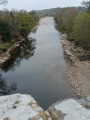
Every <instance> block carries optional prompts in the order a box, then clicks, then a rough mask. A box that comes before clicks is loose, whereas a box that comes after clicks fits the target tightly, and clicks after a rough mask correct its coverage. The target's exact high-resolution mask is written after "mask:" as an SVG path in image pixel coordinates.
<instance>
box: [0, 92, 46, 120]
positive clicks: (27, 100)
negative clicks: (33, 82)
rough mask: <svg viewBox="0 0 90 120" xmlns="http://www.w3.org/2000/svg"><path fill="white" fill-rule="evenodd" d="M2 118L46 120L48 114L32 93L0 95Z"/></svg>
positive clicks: (5, 119)
mask: <svg viewBox="0 0 90 120" xmlns="http://www.w3.org/2000/svg"><path fill="white" fill-rule="evenodd" d="M0 120H46V115H45V113H44V111H43V109H42V108H41V107H39V105H38V104H37V102H36V101H35V100H34V99H33V98H32V97H31V96H30V95H21V94H14V95H10V96H3V97H0Z"/></svg>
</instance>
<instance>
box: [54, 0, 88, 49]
mask: <svg viewBox="0 0 90 120" xmlns="http://www.w3.org/2000/svg"><path fill="white" fill-rule="evenodd" d="M82 6H83V7H82V8H83V9H82V10H81V9H77V8H76V7H75V8H74V7H72V8H63V9H62V10H61V11H60V12H57V13H55V15H54V19H55V21H56V27H57V29H58V30H59V31H62V32H63V33H67V35H68V40H70V41H74V43H75V45H78V46H80V47H82V48H84V49H85V50H90V1H87V2H85V1H84V2H83V3H82Z"/></svg>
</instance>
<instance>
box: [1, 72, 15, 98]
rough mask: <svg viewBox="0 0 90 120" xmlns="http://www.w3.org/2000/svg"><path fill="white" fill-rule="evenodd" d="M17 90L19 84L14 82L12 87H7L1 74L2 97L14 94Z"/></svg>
mask: <svg viewBox="0 0 90 120" xmlns="http://www.w3.org/2000/svg"><path fill="white" fill-rule="evenodd" d="M16 89H17V84H16V83H14V82H13V83H12V84H11V85H10V86H9V85H7V82H6V80H5V79H4V78H3V77H2V74H1V73H0V96H1V95H8V94H12V93H13V92H14V91H15V90H16Z"/></svg>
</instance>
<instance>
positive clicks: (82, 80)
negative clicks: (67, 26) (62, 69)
mask: <svg viewBox="0 0 90 120" xmlns="http://www.w3.org/2000/svg"><path fill="white" fill-rule="evenodd" d="M61 42H62V44H63V47H64V51H65V53H66V56H67V59H66V61H67V69H66V73H67V78H68V79H69V81H70V83H71V87H72V89H73V90H74V92H75V94H76V95H77V96H78V97H86V96H90V61H89V60H86V61H80V59H79V55H80V54H82V53H83V50H82V49H81V48H79V47H77V48H76V47H75V46H74V44H73V43H72V42H70V41H68V40H67V35H66V34H63V35H62V40H61Z"/></svg>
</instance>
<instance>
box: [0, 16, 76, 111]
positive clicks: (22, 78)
mask: <svg viewBox="0 0 90 120" xmlns="http://www.w3.org/2000/svg"><path fill="white" fill-rule="evenodd" d="M60 38H61V34H60V33H59V32H58V31H57V30H56V29H55V23H54V20H53V18H52V17H45V18H42V19H41V20H40V25H39V26H38V27H37V29H34V30H33V31H32V32H31V33H30V34H29V35H28V39H27V40H26V41H25V42H23V43H22V44H21V46H20V47H19V48H17V49H16V50H14V51H13V52H12V53H11V55H12V59H11V60H10V61H8V62H7V63H6V65H5V67H2V68H1V70H0V95H7V94H13V93H23V94H30V95H32V96H33V97H34V98H35V100H36V101H37V102H38V103H39V104H40V106H41V107H43V108H44V109H47V108H48V107H49V106H50V105H51V104H53V103H54V102H57V101H58V100H62V99H65V98H69V97H74V94H73V92H72V90H71V88H70V85H69V83H68V80H67V78H66V73H65V69H66V63H65V60H64V51H63V48H62V45H61V42H60Z"/></svg>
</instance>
